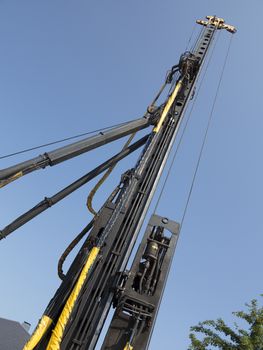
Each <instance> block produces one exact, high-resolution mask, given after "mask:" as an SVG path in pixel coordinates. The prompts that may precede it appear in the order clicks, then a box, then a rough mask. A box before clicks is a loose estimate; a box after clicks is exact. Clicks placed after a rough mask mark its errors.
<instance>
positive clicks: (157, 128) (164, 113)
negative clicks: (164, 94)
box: [153, 80, 183, 132]
mask: <svg viewBox="0 0 263 350" xmlns="http://www.w3.org/2000/svg"><path fill="white" fill-rule="evenodd" d="M182 85H183V82H182V80H179V81H178V83H177V84H176V86H175V88H174V91H173V93H172V95H171V96H170V97H169V98H168V101H167V103H166V105H165V107H164V109H163V112H162V115H161V118H160V120H159V122H158V124H157V125H156V126H155V127H154V129H153V131H154V132H158V131H159V130H160V128H161V126H162V125H163V122H164V120H165V118H166V116H167V114H168V112H169V110H170V108H171V106H172V104H173V102H174V100H175V98H176V96H177V95H178V93H179V91H180V89H181V87H182Z"/></svg>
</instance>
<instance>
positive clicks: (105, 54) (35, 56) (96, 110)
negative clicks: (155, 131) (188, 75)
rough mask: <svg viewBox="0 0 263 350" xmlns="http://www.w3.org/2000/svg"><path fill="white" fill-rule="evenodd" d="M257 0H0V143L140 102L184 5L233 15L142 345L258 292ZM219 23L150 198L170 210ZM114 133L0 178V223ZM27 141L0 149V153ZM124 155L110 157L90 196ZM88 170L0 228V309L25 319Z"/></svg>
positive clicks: (184, 332)
mask: <svg viewBox="0 0 263 350" xmlns="http://www.w3.org/2000/svg"><path fill="white" fill-rule="evenodd" d="M262 11H263V3H262V1H261V0H251V1H244V0H241V1H240V0H232V1H229V0H221V1H211V0H201V1H194V0H191V1H172V0H162V1H161V0H158V1H157V0H152V1H139V0H133V1H129V2H128V1H120V0H119V1H118V0H116V1H97V2H95V1H94V2H92V1H84V0H78V1H68V0H64V1H61V0H60V1H59V0H55V1H54V0H45V1H32V0H31V1H29V0H24V1H18V0H17V1H15V0H13V1H12V0H8V1H7V0H5V1H4V0H2V1H1V2H0V43H1V56H0V114H1V141H0V143H1V151H0V152H1V155H4V154H6V153H10V152H13V151H16V150H20V149H21V148H27V147H31V146H35V145H37V144H40V143H45V142H48V141H53V140H56V139H58V138H64V137H67V136H71V135H74V134H78V133H82V132H85V131H89V130H94V129H97V128H100V127H103V126H108V125H111V124H116V123H119V122H123V121H127V120H130V119H133V118H136V117H139V116H141V115H142V114H143V113H144V111H145V109H146V107H147V105H148V104H149V103H150V101H151V100H152V97H153V96H154V94H155V93H156V91H157V90H158V88H159V86H160V85H161V83H162V82H163V78H164V76H165V73H166V71H167V69H169V68H170V67H171V66H172V65H174V64H176V63H177V62H178V59H179V57H180V54H181V53H182V52H183V51H184V50H185V47H186V44H187V41H188V39H189V36H190V34H191V31H192V28H193V25H194V22H195V20H196V19H199V18H204V16H205V15H213V14H217V15H218V16H220V17H224V18H225V19H226V21H227V22H228V23H230V24H233V25H235V26H236V27H237V28H238V32H237V34H236V35H235V37H234V38H233V43H232V47H231V53H230V58H229V61H228V64H227V67H226V72H225V77H224V80H223V83H222V87H221V90H220V94H219V97H218V101H217V105H216V109H215V113H214V119H213V123H212V125H211V130H210V132H209V135H208V140H207V144H206V147H205V150H204V155H203V158H202V162H201V165H200V171H199V172H198V176H197V179H196V186H195V188H194V191H193V195H192V200H191V203H190V206H189V210H188V212H187V216H186V219H185V224H184V227H183V229H182V232H181V237H180V242H179V244H178V246H177V251H176V255H175V258H174V262H173V267H172V270H171V273H170V277H169V281H168V285H167V288H166V292H165V295H164V299H163V303H162V306H161V309H160V313H159V317H158V321H157V323H156V327H155V331H154V335H153V338H152V342H151V345H150V349H151V350H159V349H160V348H161V347H162V348H172V349H180V350H181V349H187V345H188V344H189V340H188V334H189V328H190V326H192V325H195V324H196V323H197V322H198V321H201V320H205V319H208V318H217V317H223V318H224V319H226V320H227V321H229V322H230V321H231V320H232V316H231V311H235V310H239V309H241V308H242V307H243V305H244V303H245V302H246V301H249V300H250V299H252V298H254V297H257V296H258V295H259V294H260V293H262V245H263V238H262V231H263V221H262V198H263V187H262V178H263V166H262V148H263V139H262V130H263V120H262V109H263V108H262V107H263V99H262V81H261V80H262V72H263V70H262V66H261V57H262V43H261V39H260V38H261V31H262V29H261V22H262ZM196 30H197V29H196ZM195 33H197V32H195ZM229 37H230V34H229V33H227V32H224V33H221V35H220V37H219V42H218V46H217V49H216V55H215V58H214V60H213V61H212V63H211V65H210V68H209V71H208V74H207V76H206V80H205V84H204V85H203V88H202V90H201V92H200V96H199V99H198V101H197V102H196V105H195V108H194V112H193V115H192V119H191V123H190V125H189V129H188V131H187V133H186V135H185V138H184V142H183V144H182V148H181V151H180V153H179V155H178V159H177V161H176V163H175V166H174V167H173V171H172V175H171V177H170V179H169V182H168V188H167V189H166V191H165V193H164V194H165V195H164V197H163V199H162V201H161V203H160V206H159V209H158V213H159V214H161V215H166V216H168V217H170V218H171V219H175V220H178V221H180V219H181V217H182V212H183V207H184V204H185V200H186V196H187V192H188V189H189V186H190V181H191V177H192V175H193V171H194V167H195V162H196V159H197V156H198V152H199V149H200V144H201V141H202V135H203V133H204V128H205V123H206V121H207V119H208V116H209V112H210V109H211V105H212V101H213V96H214V94H215V89H216V83H217V81H218V76H219V71H220V69H221V67H222V62H223V59H224V56H225V52H226V47H227V45H228V42H229ZM120 144H121V143H120V142H117V143H116V145H114V146H110V147H108V146H107V147H104V148H102V149H101V150H96V151H95V152H92V153H89V154H87V155H83V156H81V157H79V158H78V159H75V160H72V161H69V162H67V163H65V164H61V165H59V166H57V167H54V168H50V169H48V170H45V171H39V172H36V173H33V174H31V175H29V176H27V177H25V178H23V179H21V180H19V181H17V182H15V183H13V184H12V185H10V186H7V187H5V188H3V189H1V195H0V205H1V216H0V218H1V225H0V226H1V227H4V226H5V225H6V224H8V223H9V222H10V221H11V220H13V219H14V218H15V217H16V216H18V215H20V214H21V213H23V212H24V211H25V210H27V209H29V208H30V207H32V206H33V205H35V204H36V203H37V202H38V201H40V200H41V199H42V198H43V197H44V196H50V195H52V194H53V193H55V192H56V191H58V190H60V189H61V188H62V187H63V186H65V185H67V184H68V183H70V182H71V181H73V180H75V179H76V178H78V177H80V176H81V175H83V174H84V173H85V172H87V171H88V170H89V169H91V168H93V167H94V166H96V165H97V164H99V163H100V162H101V161H102V160H104V159H105V158H107V157H108V156H110V155H111V154H113V153H114V152H115V151H116V150H117V149H119V147H120ZM34 155H38V153H35V152H33V153H31V154H28V155H27V156H20V157H17V158H13V159H9V160H1V164H0V167H1V168H4V167H6V166H8V165H9V164H12V163H13V162H15V161H22V160H24V159H26V157H30V156H34ZM134 161H135V157H132V158H131V159H130V160H126V161H124V162H123V163H122V164H120V165H119V166H118V169H116V171H115V172H114V174H113V176H112V178H111V179H110V180H109V181H108V183H107V184H106V185H105V186H104V188H103V190H102V191H101V192H100V193H99V194H98V197H97V198H96V201H95V205H96V206H97V207H98V206H99V205H100V204H102V202H103V199H104V198H105V195H106V194H107V193H109V192H110V190H111V188H112V186H114V184H116V183H117V182H118V180H119V176H120V174H121V172H122V171H124V170H126V169H127V168H129V167H131V166H132V164H134ZM92 184H93V183H91V184H90V185H88V186H86V187H85V188H82V189H81V190H79V191H77V192H76V193H75V194H73V195H72V196H71V197H70V198H67V199H66V200H64V201H63V202H62V203H60V204H58V205H57V206H56V207H54V208H53V209H50V210H48V211H47V212H45V213H44V214H42V215H41V216H39V217H38V218H36V219H35V220H33V221H31V222H30V223H28V224H27V225H25V226H24V227H22V228H21V229H19V230H18V231H16V232H15V233H13V234H12V235H11V236H9V237H8V238H7V239H6V240H4V241H1V242H0V274H1V299H0V316H1V317H5V318H9V319H14V320H18V321H21V322H22V321H24V320H26V321H28V322H31V323H32V325H33V326H35V324H36V322H37V320H38V318H39V317H40V316H41V314H42V312H43V311H44V309H45V307H46V305H47V303H48V302H49V300H50V298H51V297H52V295H53V294H54V292H55V290H56V288H57V287H58V285H59V279H58V277H57V275H56V264H57V261H58V258H59V256H60V254H61V253H62V251H63V249H64V248H65V247H66V245H67V244H68V243H69V242H70V241H71V239H72V238H73V237H74V235H75V234H76V233H78V232H79V231H80V230H81V228H82V227H83V226H84V225H85V224H86V223H87V221H88V220H90V215H89V214H88V213H87V210H86V208H85V202H86V195H87V193H88V192H89V189H90V188H91V186H92ZM150 212H151V210H150V211H149V213H150ZM148 216H149V215H148Z"/></svg>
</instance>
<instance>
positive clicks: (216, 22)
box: [196, 16, 237, 34]
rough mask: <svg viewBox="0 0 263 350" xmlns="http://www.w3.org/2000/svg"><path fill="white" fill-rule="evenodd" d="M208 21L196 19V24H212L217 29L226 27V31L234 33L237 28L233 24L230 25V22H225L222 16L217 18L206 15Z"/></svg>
mask: <svg viewBox="0 0 263 350" xmlns="http://www.w3.org/2000/svg"><path fill="white" fill-rule="evenodd" d="M206 18H207V19H208V21H203V20H200V19H198V20H197V21H196V23H197V24H201V25H203V26H208V25H212V26H215V27H216V28H217V29H226V30H227V31H228V32H230V33H232V34H234V33H235V32H236V31H237V30H236V28H235V27H234V26H231V25H230V24H226V23H225V20H224V19H223V18H219V17H216V16H206Z"/></svg>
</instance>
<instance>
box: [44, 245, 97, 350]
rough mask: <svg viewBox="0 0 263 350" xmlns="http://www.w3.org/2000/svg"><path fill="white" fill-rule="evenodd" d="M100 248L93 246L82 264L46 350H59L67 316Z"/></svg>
mask: <svg viewBox="0 0 263 350" xmlns="http://www.w3.org/2000/svg"><path fill="white" fill-rule="evenodd" d="M99 251H100V248H99V247H93V248H92V250H91V252H90V254H89V257H88V260H87V262H86V264H85V265H84V267H83V269H82V271H81V273H80V276H79V278H78V280H77V282H76V284H75V287H74V289H73V290H72V292H71V294H70V296H69V297H68V300H67V302H66V304H65V306H64V308H63V310H62V312H61V314H60V316H59V319H58V321H57V324H56V326H55V328H54V329H53V330H52V336H51V338H50V340H49V343H48V346H47V348H46V350H59V349H60V344H61V341H62V337H63V333H64V330H65V328H66V325H67V322H68V320H69V317H70V315H71V313H72V310H73V308H74V305H75V303H76V300H77V298H78V296H79V294H80V291H81V288H82V287H83V284H84V282H85V280H86V278H87V275H88V273H89V271H90V269H91V267H92V265H93V263H94V262H95V260H96V258H97V256H98V254H99Z"/></svg>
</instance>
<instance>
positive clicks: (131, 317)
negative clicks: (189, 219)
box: [101, 214, 179, 350]
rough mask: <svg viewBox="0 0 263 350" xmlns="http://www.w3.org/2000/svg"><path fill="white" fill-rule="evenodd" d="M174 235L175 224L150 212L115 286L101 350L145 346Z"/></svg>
mask: <svg viewBox="0 0 263 350" xmlns="http://www.w3.org/2000/svg"><path fill="white" fill-rule="evenodd" d="M178 235H179V224H178V223H176V222H174V221H171V220H169V219H167V218H165V217H161V216H158V215H155V214H154V215H152V217H151V219H150V221H149V223H148V226H147V228H146V231H145V234H144V236H143V240H142V242H141V244H140V246H139V248H138V251H137V253H136V256H135V258H134V261H133V263H132V267H131V269H130V270H129V271H126V272H125V273H124V275H123V278H122V279H121V283H120V285H119V287H118V289H117V292H116V298H115V303H114V305H115V307H116V311H115V313H114V316H113V318H112V321H111V324H110V327H109V329H108V332H107V334H106V337H105V339H104V343H103V345H102V348H101V350H123V349H134V350H135V349H140V350H145V349H148V346H149V342H150V338H151V334H152V331H153V327H154V323H155V319H156V316H157V312H158V309H159V305H160V303H161V299H162V294H163V291H164V288H165V284H166V280H167V277H168V273H169V269H170V266H171V263H172V258H173V255H174V252H175V247H176V243H177V240H178Z"/></svg>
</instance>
